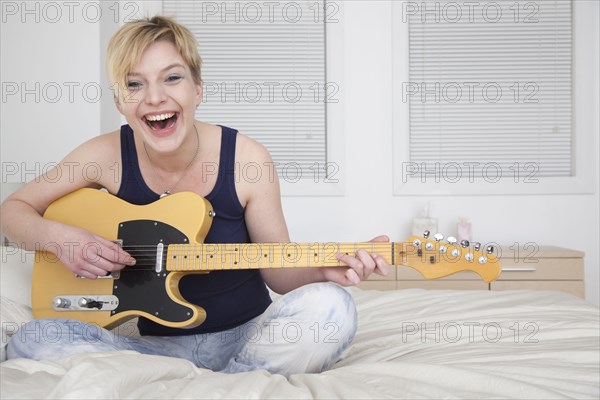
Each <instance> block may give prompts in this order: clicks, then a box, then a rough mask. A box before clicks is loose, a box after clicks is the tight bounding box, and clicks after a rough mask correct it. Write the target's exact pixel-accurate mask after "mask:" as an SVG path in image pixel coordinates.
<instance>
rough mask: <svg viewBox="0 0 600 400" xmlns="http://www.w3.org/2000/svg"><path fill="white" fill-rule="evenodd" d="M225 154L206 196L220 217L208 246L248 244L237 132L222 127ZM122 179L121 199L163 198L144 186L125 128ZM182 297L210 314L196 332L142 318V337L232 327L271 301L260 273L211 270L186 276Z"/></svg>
mask: <svg viewBox="0 0 600 400" xmlns="http://www.w3.org/2000/svg"><path fill="white" fill-rule="evenodd" d="M221 132H222V134H221V152H220V160H219V169H218V175H217V182H216V183H215V187H214V188H213V190H212V191H211V192H210V194H208V195H207V196H206V199H207V200H208V201H210V203H211V204H212V206H213V209H214V211H215V213H216V216H215V217H214V218H213V222H212V225H211V228H210V230H209V232H208V234H207V236H206V238H205V240H204V241H205V243H248V242H249V241H250V237H249V234H248V229H247V228H246V220H245V218H244V211H245V210H244V208H243V207H242V205H241V204H240V202H239V200H238V197H237V193H236V190H235V176H234V170H235V142H236V138H237V131H236V130H234V129H231V128H227V127H225V126H221ZM121 160H122V163H123V167H122V178H121V186H120V188H119V192H118V193H117V197H120V198H121V199H123V200H125V201H127V202H129V203H132V204H138V205H144V204H149V203H152V202H154V201H156V200H158V199H159V195H158V194H157V193H155V192H154V191H152V189H150V188H149V187H148V185H146V183H145V182H144V179H143V177H142V173H141V171H140V166H139V163H138V158H137V152H136V148H135V142H134V140H133V130H132V129H131V127H130V126H129V125H123V126H122V127H121ZM179 290H180V292H181V295H182V296H183V297H184V298H185V299H186V300H187V301H189V302H190V303H193V304H196V305H199V306H200V307H202V308H204V309H205V310H206V321H205V322H204V323H203V324H202V325H200V326H199V327H196V328H191V329H178V328H171V327H166V326H162V325H160V324H157V323H155V322H152V321H151V320H149V319H146V318H140V319H139V322H138V327H139V330H140V333H141V334H142V335H158V336H169V335H191V334H196V333H208V332H218V331H222V330H226V329H230V328H234V327H236V326H238V325H241V324H243V323H244V322H247V321H249V320H250V319H252V318H254V317H256V316H257V315H260V314H262V313H263V312H264V311H265V309H266V308H267V307H268V306H269V304H271V298H270V297H269V292H268V290H267V288H266V285H265V283H264V281H263V280H262V277H261V275H260V272H259V271H258V270H239V271H213V272H211V273H209V274H202V275H187V276H185V277H183V278H182V279H181V281H180V283H179Z"/></svg>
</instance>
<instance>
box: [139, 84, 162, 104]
mask: <svg viewBox="0 0 600 400" xmlns="http://www.w3.org/2000/svg"><path fill="white" fill-rule="evenodd" d="M166 98H167V96H166V93H165V90H164V88H163V87H162V85H158V84H148V86H147V89H146V96H144V101H145V102H146V104H150V105H158V104H161V103H164V102H165V101H166Z"/></svg>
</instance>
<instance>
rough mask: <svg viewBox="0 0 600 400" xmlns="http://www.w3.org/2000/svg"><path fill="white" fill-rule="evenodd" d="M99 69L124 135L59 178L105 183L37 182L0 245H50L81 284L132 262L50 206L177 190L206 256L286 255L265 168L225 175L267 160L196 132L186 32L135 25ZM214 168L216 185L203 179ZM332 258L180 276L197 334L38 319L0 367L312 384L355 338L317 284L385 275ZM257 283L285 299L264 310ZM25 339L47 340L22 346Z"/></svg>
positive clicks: (230, 139) (170, 23)
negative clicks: (308, 380)
mask: <svg viewBox="0 0 600 400" xmlns="http://www.w3.org/2000/svg"><path fill="white" fill-rule="evenodd" d="M107 56H108V57H107V64H108V72H109V76H110V79H111V81H112V82H115V83H116V86H113V87H118V88H121V90H119V91H117V93H115V102H116V106H117V108H118V110H119V112H121V114H123V115H124V116H125V118H126V120H127V122H128V124H127V125H124V126H123V127H121V129H120V130H117V131H114V132H111V133H108V134H104V135H101V136H98V137H96V138H93V139H91V140H89V141H88V142H86V143H84V144H82V145H81V146H79V147H78V148H76V149H75V150H74V151H73V152H71V153H70V154H69V155H68V156H67V157H66V158H65V159H64V160H63V161H62V162H61V163H60V164H59V166H58V167H57V168H59V169H60V170H69V168H72V167H73V166H80V167H81V166H85V165H88V163H95V164H94V165H100V166H101V168H102V171H114V172H115V173H116V174H113V173H102V174H100V176H99V177H98V176H94V177H93V179H88V178H87V177H86V176H85V174H77V173H74V174H62V176H60V178H59V179H44V177H43V176H42V177H41V178H40V179H36V180H34V181H32V182H30V183H28V184H27V185H26V186H24V187H23V188H22V189H21V190H19V191H17V192H16V193H14V194H13V195H11V196H10V197H9V198H7V199H6V201H5V202H4V204H3V205H2V210H1V213H2V230H3V231H4V232H5V234H6V235H7V237H9V238H10V239H11V240H12V241H13V242H16V243H20V244H22V246H23V247H24V248H26V249H35V248H39V247H40V246H41V247H42V248H46V246H45V245H46V244H48V243H50V242H54V243H55V244H56V249H57V251H56V253H57V254H56V255H57V257H58V258H59V259H60V261H61V262H62V263H63V264H64V265H65V266H66V267H67V268H69V269H70V270H71V271H72V272H73V273H75V274H78V275H80V276H82V277H84V278H88V279H96V278H97V277H99V276H104V275H107V274H109V273H112V272H116V271H119V270H121V269H123V268H126V267H127V266H130V265H134V264H135V259H134V258H133V257H131V256H130V255H129V254H128V253H126V252H125V251H123V250H122V249H120V248H119V247H118V246H117V245H116V244H114V243H112V242H110V241H108V240H106V239H104V238H102V237H100V236H98V235H95V234H94V233H92V232H89V231H86V230H84V229H81V228H77V227H73V226H68V225H65V224H62V223H60V222H56V221H50V220H46V219H43V218H42V215H43V213H44V211H45V210H46V208H47V207H48V206H49V205H50V204H51V203H52V202H53V201H55V200H56V199H58V198H60V197H62V196H64V195H66V194H67V193H70V192H73V191H75V190H77V189H79V188H83V187H95V188H105V189H106V190H108V192H110V193H112V194H115V195H116V196H118V197H120V198H122V199H124V200H126V201H128V202H129V203H133V204H149V203H152V202H154V201H157V200H158V199H159V198H160V197H162V196H167V195H169V194H171V193H175V192H183V191H191V192H195V193H197V194H199V195H201V196H204V197H205V198H206V199H207V200H209V201H210V202H211V203H212V205H213V207H214V209H215V211H216V217H215V218H214V221H213V224H212V227H211V229H210V231H209V233H208V235H207V237H206V242H207V243H225V242H229V243H246V242H280V243H281V242H288V241H289V236H288V231H287V227H286V223H285V220H284V216H283V212H282V207H281V201H280V193H279V183H278V181H277V178H276V175H275V177H274V176H273V174H272V173H269V171H267V170H266V169H265V171H263V173H262V174H260V178H259V179H253V180H252V182H248V181H245V180H244V179H239V178H240V177H239V176H237V175H236V172H235V171H236V168H235V165H236V164H238V165H245V163H253V164H252V165H262V166H265V168H267V167H266V166H270V165H273V164H271V157H270V155H269V153H268V152H267V150H266V149H265V148H264V147H262V146H261V145H260V144H258V143H257V142H255V141H253V140H252V139H250V138H248V137H246V136H244V135H242V134H240V133H237V131H235V130H233V129H231V128H228V127H221V126H218V125H211V124H207V123H204V122H201V121H197V120H196V119H195V110H196V108H197V107H198V106H199V105H200V100H201V97H202V82H201V75H200V65H201V61H200V56H199V54H198V51H197V46H196V42H195V39H194V37H193V35H192V34H191V32H190V31H189V30H187V29H186V28H184V27H183V26H181V25H179V24H178V23H176V22H175V21H174V20H172V19H169V18H165V17H154V18H151V19H144V20H139V21H133V22H130V23H127V24H125V25H124V26H123V27H122V28H121V29H120V30H119V31H118V32H117V33H116V34H115V35H114V36H113V38H112V39H111V41H110V43H109V47H108V54H107ZM214 165H218V174H214V173H212V171H213V170H212V168H207V166H214ZM115 166H118V168H115ZM238 170H239V169H238ZM209 171H210V172H211V173H208V172H209ZM55 173H56V171H49V172H48V176H53V177H54V176H56V174H55ZM375 240H377V241H385V240H387V238H385V237H380V238H376V239H375ZM73 244H75V245H73ZM36 246H37V247H36ZM338 258H339V260H341V261H342V262H343V263H345V264H347V265H348V266H349V267H348V268H311V269H308V268H306V269H294V270H292V271H290V270H282V269H279V270H278V269H269V270H266V269H263V270H260V271H258V270H252V271H219V272H213V273H210V274H208V275H188V276H186V277H185V278H183V279H182V281H181V283H180V290H181V293H182V295H183V296H184V297H185V298H186V299H187V300H188V301H190V302H191V303H194V304H198V305H200V306H202V307H203V308H204V309H205V310H206V312H207V319H206V321H205V322H204V323H203V324H202V325H200V326H199V327H197V328H193V329H175V328H168V327H164V326H162V325H158V324H156V323H154V322H152V321H150V320H148V319H145V318H140V321H139V324H138V326H139V328H140V333H141V334H142V336H141V337H125V336H119V335H115V334H114V333H112V332H109V331H106V330H103V329H100V328H94V329H95V330H91V329H92V328H91V326H89V325H86V324H84V323H81V322H77V321H70V320H58V319H52V320H50V319H48V320H36V321H32V322H30V323H29V324H27V325H26V326H24V327H23V328H22V329H21V330H20V333H17V334H15V335H14V336H13V339H12V340H11V342H10V344H9V348H8V356H9V358H14V357H29V358H35V359H48V358H56V357H62V356H65V355H69V354H73V353H80V352H89V351H107V350H122V349H130V350H136V351H140V352H143V353H147V354H158V355H165V356H173V357H181V358H185V359H188V360H190V361H192V362H194V363H195V364H196V365H197V366H199V367H205V368H210V369H212V370H215V371H224V372H231V373H232V372H239V371H248V370H253V369H258V368H262V369H266V370H268V371H270V372H273V373H280V374H284V375H289V374H291V373H299V372H319V371H322V370H324V369H326V368H328V367H329V366H331V365H332V364H333V363H334V362H335V361H336V360H337V358H338V357H339V355H340V354H341V352H342V351H343V350H344V348H346V347H347V345H348V344H349V343H350V341H351V340H352V338H353V336H354V333H355V330H356V310H355V307H354V304H353V302H352V299H351V297H350V296H349V295H348V293H347V292H346V291H344V290H343V289H341V288H340V287H339V286H338V285H334V284H331V283H325V282H334V283H337V284H339V285H342V286H349V285H354V284H357V283H358V282H360V281H361V280H363V279H366V278H367V277H368V276H369V275H370V274H371V273H372V272H376V273H380V274H386V273H387V272H388V271H389V266H388V265H387V263H386V262H385V260H383V258H382V257H380V256H379V255H377V254H370V253H367V252H366V251H364V250H359V251H357V252H356V254H354V255H345V254H340V255H338ZM265 283H266V285H268V286H269V287H270V288H271V289H272V290H274V291H275V292H278V293H281V294H284V295H283V296H282V297H280V298H278V299H277V300H276V301H274V302H272V301H271V298H270V296H269V293H268V290H267V288H266V286H265ZM36 331H37V332H44V333H45V335H33V336H32V335H31V334H30V333H31V332H36ZM91 331H93V332H94V334H93V335H91V336H90V332H91ZM28 333H29V334H28ZM44 336H46V337H50V336H51V337H52V338H53V343H50V342H49V341H48V340H44ZM56 338H59V339H58V340H57V339H56Z"/></svg>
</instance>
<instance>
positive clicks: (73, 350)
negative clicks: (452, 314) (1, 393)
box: [7, 283, 356, 376]
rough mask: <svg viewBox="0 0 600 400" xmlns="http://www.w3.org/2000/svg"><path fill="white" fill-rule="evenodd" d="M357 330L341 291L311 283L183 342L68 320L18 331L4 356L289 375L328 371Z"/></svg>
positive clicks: (351, 307) (349, 302)
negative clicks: (183, 362)
mask: <svg viewBox="0 0 600 400" xmlns="http://www.w3.org/2000/svg"><path fill="white" fill-rule="evenodd" d="M355 332H356V307H355V305H354V301H353V300H352V297H351V296H350V295H349V294H348V292H346V291H345V290H344V289H342V288H340V287H339V286H336V285H334V284H331V283H314V284H310V285H306V286H303V287H300V288H298V289H296V290H293V291H291V292H289V293H287V294H285V295H283V296H281V297H279V298H278V299H276V300H275V301H274V302H273V303H272V304H271V305H270V306H269V307H268V308H267V309H266V310H265V312H264V313H263V314H262V315H259V316H258V317H256V318H254V319H252V320H250V321H248V322H246V323H245V324H243V325H240V326H238V327H236V328H233V329H230V330H227V331H222V332H216V333H206V334H198V335H186V336H141V337H140V336H128V335H120V334H118V329H117V333H115V332H111V331H108V330H105V329H102V328H100V327H98V326H96V325H90V324H86V323H83V322H80V321H74V320H67V319H40V320H33V321H31V322H29V323H27V324H25V325H23V326H22V327H21V328H20V329H19V330H18V331H17V332H16V333H15V334H14V336H13V337H12V339H11V341H10V342H9V344H8V349H7V353H8V358H9V359H11V358H18V357H24V358H33V359H36V360H43V359H57V358H61V357H65V356H68V355H71V354H77V353H87V352H99V351H115V350H134V351H138V352H140V353H144V354H154V355H161V356H169V357H178V358H184V359H187V360H189V361H191V362H193V363H194V364H195V365H196V366H198V367H201V368H208V369H211V370H213V371H222V372H226V373H236V372H243V371H252V370H255V369H264V370H267V371H269V372H271V373H277V374H282V375H285V376H289V375H290V374H294V373H304V372H309V373H315V372H320V371H323V370H325V369H328V368H329V367H331V366H332V365H333V364H334V363H335V362H336V361H337V360H338V359H339V357H340V355H341V353H342V351H344V349H345V348H346V347H347V346H348V345H349V344H350V342H351V341H352V339H353V338H354V334H355Z"/></svg>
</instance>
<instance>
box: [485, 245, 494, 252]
mask: <svg viewBox="0 0 600 400" xmlns="http://www.w3.org/2000/svg"><path fill="white" fill-rule="evenodd" d="M485 252H486V253H488V254H492V253H493V252H494V246H487V247H486V248H485Z"/></svg>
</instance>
